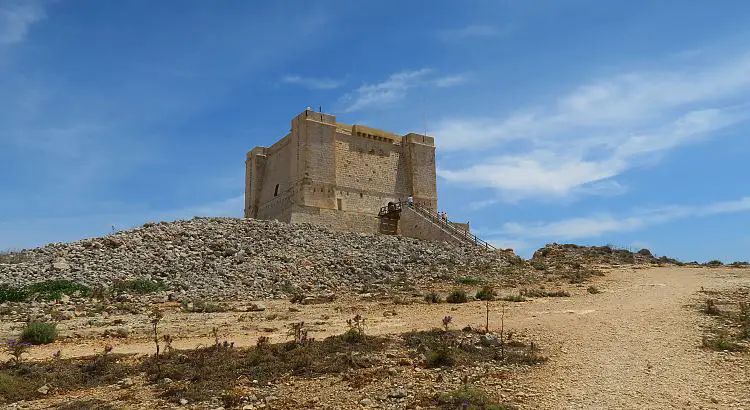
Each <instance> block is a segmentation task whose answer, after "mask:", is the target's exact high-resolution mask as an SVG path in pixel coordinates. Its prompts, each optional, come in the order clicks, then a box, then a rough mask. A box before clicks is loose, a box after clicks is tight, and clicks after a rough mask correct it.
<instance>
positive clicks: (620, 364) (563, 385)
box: [510, 268, 750, 409]
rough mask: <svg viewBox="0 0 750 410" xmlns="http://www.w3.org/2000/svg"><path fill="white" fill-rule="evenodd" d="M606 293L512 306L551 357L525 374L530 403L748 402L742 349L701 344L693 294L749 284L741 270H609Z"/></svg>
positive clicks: (749, 373)
mask: <svg viewBox="0 0 750 410" xmlns="http://www.w3.org/2000/svg"><path fill="white" fill-rule="evenodd" d="M598 285H599V286H600V287H601V288H602V289H604V290H605V293H602V294H598V295H591V296H590V297H574V298H570V299H566V300H548V302H549V303H547V304H545V305H538V304H537V305H536V306H534V305H531V306H530V307H531V308H532V309H531V310H529V311H516V312H513V313H514V314H513V317H512V318H511V320H510V323H512V325H513V326H521V327H524V326H525V327H528V328H529V329H530V330H531V331H532V332H533V333H535V334H538V335H540V337H541V338H542V341H541V342H542V344H543V345H547V346H551V347H552V348H551V350H552V360H551V361H550V363H549V364H548V365H546V366H543V367H540V368H537V369H534V370H532V372H530V373H529V374H527V375H526V376H524V377H527V378H528V382H529V384H530V385H532V386H533V389H532V390H533V391H532V393H531V395H530V396H531V397H530V398H529V400H528V401H527V402H528V403H529V406H528V408H544V409H613V408H618V409H635V408H638V409H665V408H679V409H685V408H691V409H692V408H717V409H718V408H721V409H748V408H750V366H749V364H750V360H748V357H747V355H745V356H744V357H742V356H740V355H739V354H730V353H721V352H710V351H705V350H702V349H700V348H698V346H699V345H700V343H701V332H700V331H699V327H700V325H701V323H706V320H707V318H705V317H703V316H702V315H701V314H700V313H698V312H696V311H695V310H694V309H692V310H691V309H689V308H686V307H685V305H686V304H689V303H691V301H694V300H695V297H696V292H698V291H700V289H701V287H704V288H705V289H721V288H725V287H732V286H737V285H745V286H747V285H750V274H748V272H747V271H744V270H742V271H739V272H738V271H732V270H712V271H709V270H704V269H679V268H659V269H647V270H635V271H620V272H613V273H611V274H609V275H607V277H606V278H605V279H604V280H603V281H601V282H600V283H599V284H598Z"/></svg>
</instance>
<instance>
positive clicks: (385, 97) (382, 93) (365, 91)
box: [343, 68, 432, 112]
mask: <svg viewBox="0 0 750 410" xmlns="http://www.w3.org/2000/svg"><path fill="white" fill-rule="evenodd" d="M431 71H432V70H430V69H427V68H423V69H421V70H416V71H402V72H399V73H395V74H392V75H391V76H390V77H388V79H387V80H385V81H383V82H380V83H376V84H365V85H363V86H361V87H359V88H357V89H356V90H354V91H353V92H351V93H349V94H347V95H345V96H344V97H343V100H344V101H345V102H347V103H348V105H349V107H348V108H347V109H346V110H345V112H353V111H359V110H363V109H365V108H370V107H375V106H382V105H386V104H389V103H392V102H394V101H398V100H400V99H402V98H404V97H405V96H406V93H407V91H408V90H409V89H410V88H414V87H416V86H418V85H421V82H422V80H423V79H424V77H425V76H426V75H427V74H429V73H430V72H431Z"/></svg>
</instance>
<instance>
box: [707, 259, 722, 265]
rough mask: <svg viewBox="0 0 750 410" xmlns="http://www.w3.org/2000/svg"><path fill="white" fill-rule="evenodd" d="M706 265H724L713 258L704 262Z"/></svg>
mask: <svg viewBox="0 0 750 410" xmlns="http://www.w3.org/2000/svg"><path fill="white" fill-rule="evenodd" d="M706 266H724V263H723V262H722V261H720V260H718V259H714V260H712V261H709V262H708V263H706Z"/></svg>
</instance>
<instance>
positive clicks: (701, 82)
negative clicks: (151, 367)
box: [435, 57, 750, 200]
mask: <svg viewBox="0 0 750 410" xmlns="http://www.w3.org/2000/svg"><path fill="white" fill-rule="evenodd" d="M749 90H750V57H744V58H739V59H735V60H731V61H726V62H723V63H721V64H718V65H715V66H713V67H708V68H705V67H704V68H702V69H695V70H693V71H682V70H676V71H673V72H651V73H630V74H626V75H621V76H616V77H614V78H611V79H609V80H602V81H597V82H593V83H590V84H586V85H583V86H580V87H578V88H576V89H575V90H574V91H573V92H571V93H569V94H567V95H563V96H562V97H561V98H558V99H557V100H555V101H554V103H552V104H550V105H549V106H547V107H542V108H536V109H529V110H526V111H523V112H518V113H515V114H511V115H509V116H507V117H505V118H500V119H494V118H455V119H446V120H444V121H442V122H441V123H440V124H439V126H438V127H437V128H438V129H437V130H436V132H435V135H437V136H438V139H439V144H440V147H441V148H442V149H444V150H471V149H478V148H480V147H481V149H482V150H483V153H482V157H483V158H487V149H488V148H492V147H496V148H498V149H499V150H501V152H503V154H501V155H496V156H490V157H489V159H483V160H481V161H480V162H479V163H475V164H473V165H470V166H467V167H464V168H457V169H456V168H450V167H449V168H443V169H441V170H440V172H439V173H440V175H441V176H442V177H443V178H445V179H447V180H448V181H452V182H456V183H461V184H466V183H468V184H471V185H474V186H479V187H492V188H496V189H498V190H499V192H500V194H501V197H503V198H506V199H510V200H517V199H520V198H527V197H548V196H558V197H559V196H564V195H568V194H572V193H577V192H587V191H588V192H587V193H592V192H593V193H596V191H597V190H596V189H593V190H592V188H594V187H592V185H591V184H594V183H602V182H605V181H607V180H608V179H610V178H613V177H616V176H617V175H619V174H621V173H622V172H625V171H626V170H628V169H630V168H632V167H634V166H637V165H639V164H640V163H641V162H642V161H644V160H653V159H655V158H656V159H658V157H659V156H660V155H663V154H664V153H666V152H668V151H670V150H673V149H675V148H677V147H680V146H682V145H685V144H689V143H695V142H699V141H701V140H704V139H707V138H711V137H713V136H715V135H716V132H717V131H718V130H721V129H723V128H726V127H728V126H731V125H734V124H737V123H739V122H742V121H745V120H747V119H748V118H750V106H748V102H750V101H748V100H749V99H748V98H747V95H748V94H747V92H748V91H749ZM508 146H512V147H513V149H507V150H506V149H502V148H504V147H508ZM519 147H520V148H519ZM505 152H510V153H507V154H506V153H505ZM605 186H606V185H605Z"/></svg>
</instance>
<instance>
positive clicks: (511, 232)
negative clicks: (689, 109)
mask: <svg viewBox="0 0 750 410" xmlns="http://www.w3.org/2000/svg"><path fill="white" fill-rule="evenodd" d="M747 211H750V197H743V198H740V199H737V200H733V201H724V202H714V203H710V204H705V205H697V206H685V205H671V206H663V207H658V208H651V209H641V210H634V211H632V212H631V213H630V214H627V215H619V216H618V215H612V214H608V213H602V214H596V215H591V216H585V217H578V218H570V219H563V220H560V221H555V222H535V223H515V222H513V223H506V224H504V225H503V227H502V229H501V230H500V231H499V232H494V233H495V234H501V235H506V236H508V237H515V238H543V239H545V240H553V239H564V240H570V239H582V238H593V237H599V236H602V235H605V234H613V233H619V232H629V231H637V230H640V229H644V228H647V227H650V226H653V225H659V224H663V223H667V222H671V221H675V220H679V219H686V218H697V217H708V216H712V215H718V214H727V213H737V212H747Z"/></svg>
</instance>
